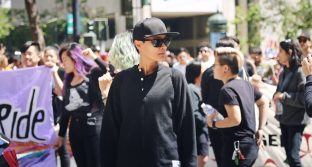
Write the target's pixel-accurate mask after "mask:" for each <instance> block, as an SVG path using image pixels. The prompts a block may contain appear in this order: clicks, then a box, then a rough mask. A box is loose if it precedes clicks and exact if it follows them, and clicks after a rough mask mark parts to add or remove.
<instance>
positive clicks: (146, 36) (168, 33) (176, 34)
mask: <svg viewBox="0 0 312 167" xmlns="http://www.w3.org/2000/svg"><path fill="white" fill-rule="evenodd" d="M158 35H165V36H166V37H172V38H173V37H176V36H178V35H180V33H179V32H166V33H159V34H154V35H145V37H144V38H145V39H146V38H149V37H154V36H158Z"/></svg>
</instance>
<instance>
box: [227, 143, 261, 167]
mask: <svg viewBox="0 0 312 167" xmlns="http://www.w3.org/2000/svg"><path fill="white" fill-rule="evenodd" d="M235 141H237V140H231V139H229V138H227V139H224V143H223V147H222V155H221V167H251V166H252V165H253V164H254V163H255V161H256V159H257V157H258V150H259V148H258V146H257V144H256V140H255V139H254V138H253V137H244V138H241V139H239V149H240V151H241V153H242V154H243V155H244V157H245V160H239V164H238V165H236V164H235V162H234V161H233V160H232V155H233V152H234V142H235Z"/></svg>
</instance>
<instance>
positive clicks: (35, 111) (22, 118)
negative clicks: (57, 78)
mask: <svg viewBox="0 0 312 167" xmlns="http://www.w3.org/2000/svg"><path fill="white" fill-rule="evenodd" d="M0 79H1V82H0V132H1V133H3V134H4V135H5V136H7V137H8V138H10V139H11V141H13V143H12V144H11V147H12V148H14V149H15V151H16V152H17V154H18V158H19V164H20V166H38V165H39V164H41V165H42V164H44V163H45V166H47V165H48V166H49V165H50V163H47V162H46V161H49V162H52V161H54V163H52V164H51V166H55V156H54V153H53V154H51V152H54V149H53V148H52V146H53V144H54V142H55V139H56V133H55V131H54V129H53V126H54V122H53V111H52V75H51V69H50V68H48V67H44V66H40V67H34V68H23V69H18V70H13V71H5V72H0ZM39 162H40V163H39ZM34 163H35V164H37V163H38V164H37V165H34ZM39 166H40V165H39Z"/></svg>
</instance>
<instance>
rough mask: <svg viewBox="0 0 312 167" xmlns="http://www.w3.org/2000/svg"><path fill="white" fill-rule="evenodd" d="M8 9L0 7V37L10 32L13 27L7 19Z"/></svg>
mask: <svg viewBox="0 0 312 167" xmlns="http://www.w3.org/2000/svg"><path fill="white" fill-rule="evenodd" d="M8 15H9V10H8V9H4V8H1V9H0V27H1V28H0V39H1V38H4V37H6V36H7V35H9V34H10V31H11V30H12V29H13V26H12V24H11V23H10V19H9V16H8Z"/></svg>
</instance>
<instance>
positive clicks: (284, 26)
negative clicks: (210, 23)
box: [234, 0, 312, 46]
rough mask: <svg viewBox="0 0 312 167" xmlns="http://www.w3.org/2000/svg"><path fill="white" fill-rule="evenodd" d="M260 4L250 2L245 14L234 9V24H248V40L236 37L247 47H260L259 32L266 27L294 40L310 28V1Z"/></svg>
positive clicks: (275, 0) (267, 0) (269, 0)
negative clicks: (299, 33) (245, 43)
mask: <svg viewBox="0 0 312 167" xmlns="http://www.w3.org/2000/svg"><path fill="white" fill-rule="evenodd" d="M261 2H262V3H261V6H260V3H259V0H253V1H251V2H250V3H249V4H248V11H247V12H245V11H244V10H242V9H241V8H239V7H237V8H236V18H235V21H234V24H241V23H244V22H248V39H242V37H241V34H237V35H238V37H239V38H240V39H241V40H242V41H246V42H247V43H248V44H249V46H259V45H260V42H261V40H262V39H261V37H260V34H259V31H260V29H261V28H264V27H266V26H270V27H272V28H273V30H275V31H276V32H277V33H278V34H279V35H281V36H282V37H285V38H295V37H296V36H297V35H298V32H299V31H300V30H306V29H309V28H311V27H312V10H311V9H312V5H311V2H310V0H300V1H291V0H286V1H285V0H273V1H272V0H262V1H261ZM295 2H296V3H295ZM243 44H244V43H243Z"/></svg>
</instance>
